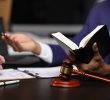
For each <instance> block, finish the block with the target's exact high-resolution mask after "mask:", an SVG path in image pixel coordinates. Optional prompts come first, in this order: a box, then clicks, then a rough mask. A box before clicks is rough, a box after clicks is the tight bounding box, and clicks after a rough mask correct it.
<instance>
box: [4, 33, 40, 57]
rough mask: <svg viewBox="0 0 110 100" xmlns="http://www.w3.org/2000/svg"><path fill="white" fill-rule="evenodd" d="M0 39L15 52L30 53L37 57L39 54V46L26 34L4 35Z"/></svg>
mask: <svg viewBox="0 0 110 100" xmlns="http://www.w3.org/2000/svg"><path fill="white" fill-rule="evenodd" d="M2 38H3V39H4V40H5V42H6V43H7V44H8V45H10V46H12V47H13V49H14V50H15V51H18V52H22V51H30V52H32V53H35V54H37V55H39V54H40V52H41V47H40V44H39V43H37V42H35V41H34V40H33V39H32V38H30V37H29V36H28V35H26V34H21V33H20V32H17V33H14V34H9V33H5V36H3V37H2Z"/></svg>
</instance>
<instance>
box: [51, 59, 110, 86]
mask: <svg viewBox="0 0 110 100" xmlns="http://www.w3.org/2000/svg"><path fill="white" fill-rule="evenodd" d="M72 65H73V62H72V61H71V60H69V59H66V60H64V62H63V64H62V66H61V69H60V75H59V78H58V79H54V80H53V81H52V82H51V86H55V87H77V86H80V81H79V80H76V79H73V78H72V77H71V76H72V74H78V75H82V76H86V77H89V78H94V79H98V80H101V81H104V82H107V83H110V79H107V78H104V77H100V76H96V75H92V74H88V73H85V72H82V71H79V70H75V69H73V66H72Z"/></svg>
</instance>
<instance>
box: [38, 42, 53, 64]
mask: <svg viewBox="0 0 110 100" xmlns="http://www.w3.org/2000/svg"><path fill="white" fill-rule="evenodd" d="M38 43H39V44H40V46H41V53H40V55H38V57H39V58H41V59H42V60H44V61H45V62H47V63H52V59H53V53H52V49H51V47H50V46H49V45H47V44H44V43H41V42H38Z"/></svg>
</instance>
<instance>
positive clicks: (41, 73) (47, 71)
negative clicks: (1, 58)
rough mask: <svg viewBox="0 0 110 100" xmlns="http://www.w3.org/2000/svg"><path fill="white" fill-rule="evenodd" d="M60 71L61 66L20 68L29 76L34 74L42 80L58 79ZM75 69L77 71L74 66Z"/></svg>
mask: <svg viewBox="0 0 110 100" xmlns="http://www.w3.org/2000/svg"><path fill="white" fill-rule="evenodd" d="M60 69H61V66H55V67H46V68H45V67H43V68H42V67H39V68H38V67H37V68H32V67H31V68H20V67H19V68H18V70H20V71H24V72H27V73H29V74H33V75H35V76H37V77H41V78H52V77H58V76H59V75H60ZM73 69H76V70H77V68H76V66H73Z"/></svg>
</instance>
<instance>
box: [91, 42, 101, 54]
mask: <svg viewBox="0 0 110 100" xmlns="http://www.w3.org/2000/svg"><path fill="white" fill-rule="evenodd" d="M92 48H93V51H94V56H98V55H100V54H99V49H98V46H97V43H96V42H95V43H94V44H93V46H92Z"/></svg>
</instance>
